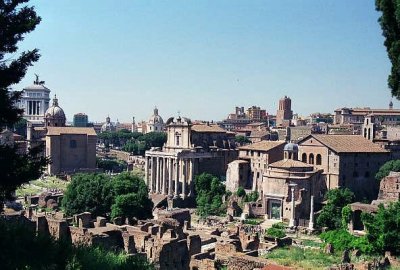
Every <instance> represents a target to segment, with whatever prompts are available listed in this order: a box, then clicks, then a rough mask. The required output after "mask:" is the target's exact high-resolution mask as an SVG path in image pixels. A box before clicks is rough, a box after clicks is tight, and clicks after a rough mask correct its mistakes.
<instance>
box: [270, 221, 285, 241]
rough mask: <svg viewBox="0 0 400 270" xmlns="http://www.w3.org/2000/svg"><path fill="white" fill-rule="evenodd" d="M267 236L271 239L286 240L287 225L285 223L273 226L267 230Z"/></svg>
mask: <svg viewBox="0 0 400 270" xmlns="http://www.w3.org/2000/svg"><path fill="white" fill-rule="evenodd" d="M266 235H267V236H269V237H275V238H284V237H285V236H286V233H285V225H284V224H283V223H275V224H273V225H272V227H271V228H269V229H268V230H267V232H266Z"/></svg>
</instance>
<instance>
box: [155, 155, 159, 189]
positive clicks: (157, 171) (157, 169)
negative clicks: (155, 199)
mask: <svg viewBox="0 0 400 270" xmlns="http://www.w3.org/2000/svg"><path fill="white" fill-rule="evenodd" d="M155 159H156V160H157V162H156V193H159V192H160V163H159V161H160V158H158V157H156V158H155Z"/></svg>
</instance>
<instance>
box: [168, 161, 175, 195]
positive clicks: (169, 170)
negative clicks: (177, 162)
mask: <svg viewBox="0 0 400 270" xmlns="http://www.w3.org/2000/svg"><path fill="white" fill-rule="evenodd" d="M173 170H174V160H173V159H172V158H170V159H169V168H168V196H170V197H172V194H173V192H172V176H173V174H172V172H173Z"/></svg>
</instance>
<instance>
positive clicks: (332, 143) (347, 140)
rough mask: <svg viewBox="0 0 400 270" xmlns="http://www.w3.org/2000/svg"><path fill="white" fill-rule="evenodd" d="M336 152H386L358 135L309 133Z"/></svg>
mask: <svg viewBox="0 0 400 270" xmlns="http://www.w3.org/2000/svg"><path fill="white" fill-rule="evenodd" d="M311 136H312V137H314V138H315V139H316V140H317V141H319V142H320V143H322V144H323V145H325V146H327V147H328V148H330V149H331V150H333V151H335V152H336V153H388V151H386V150H385V149H383V148H381V147H380V146H379V145H377V144H374V143H373V142H371V141H369V140H367V139H365V138H364V137H363V136H360V135H322V134H313V135H311Z"/></svg>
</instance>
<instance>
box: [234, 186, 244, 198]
mask: <svg viewBox="0 0 400 270" xmlns="http://www.w3.org/2000/svg"><path fill="white" fill-rule="evenodd" d="M236 195H237V196H239V197H244V196H245V195H246V191H245V190H244V188H243V187H239V188H238V190H237V191H236Z"/></svg>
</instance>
